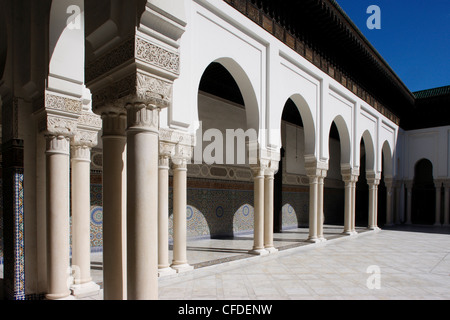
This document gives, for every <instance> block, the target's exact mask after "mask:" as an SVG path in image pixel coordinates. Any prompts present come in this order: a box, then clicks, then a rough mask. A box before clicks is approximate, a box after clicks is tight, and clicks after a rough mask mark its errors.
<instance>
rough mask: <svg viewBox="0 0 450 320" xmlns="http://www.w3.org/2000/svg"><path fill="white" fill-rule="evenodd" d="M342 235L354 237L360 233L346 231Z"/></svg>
mask: <svg viewBox="0 0 450 320" xmlns="http://www.w3.org/2000/svg"><path fill="white" fill-rule="evenodd" d="M342 234H343V235H346V236H349V237H352V236H356V235H358V232H356V231H344V232H343V233H342Z"/></svg>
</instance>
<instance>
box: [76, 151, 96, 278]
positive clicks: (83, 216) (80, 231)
mask: <svg viewBox="0 0 450 320" xmlns="http://www.w3.org/2000/svg"><path fill="white" fill-rule="evenodd" d="M90 154H91V152H90V148H88V147H73V148H72V269H73V271H74V283H75V284H85V283H88V282H90V281H91V280H92V278H91V256H90V255H91V238H90V234H91V221H90V208H91V199H90V173H91V162H90Z"/></svg>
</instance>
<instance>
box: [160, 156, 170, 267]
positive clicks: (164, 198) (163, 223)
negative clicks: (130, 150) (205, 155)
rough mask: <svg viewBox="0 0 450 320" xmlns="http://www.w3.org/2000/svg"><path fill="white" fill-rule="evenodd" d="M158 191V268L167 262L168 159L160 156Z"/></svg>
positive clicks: (164, 265) (167, 263)
mask: <svg viewBox="0 0 450 320" xmlns="http://www.w3.org/2000/svg"><path fill="white" fill-rule="evenodd" d="M158 183H159V192H158V205H159V207H158V269H167V268H169V267H170V263H169V159H168V157H160V166H159V178H158Z"/></svg>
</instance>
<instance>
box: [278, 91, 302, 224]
mask: <svg viewBox="0 0 450 320" xmlns="http://www.w3.org/2000/svg"><path fill="white" fill-rule="evenodd" d="M281 121H282V123H281V136H282V138H281V141H282V150H281V161H280V163H279V167H278V172H277V174H276V175H275V184H274V185H275V188H274V231H275V232H281V231H282V230H283V229H289V228H297V227H300V226H302V225H306V224H307V223H308V212H307V211H306V212H304V211H305V210H304V209H305V205H306V204H307V203H308V194H307V193H305V188H304V187H302V180H301V176H302V175H303V176H304V174H305V169H304V168H305V165H304V161H305V158H304V156H305V130H304V126H303V120H302V117H301V115H300V111H299V109H298V107H297V105H296V104H295V102H294V101H293V100H292V99H291V98H290V99H288V101H287V102H286V104H285V106H284V109H283V114H282V119H281ZM283 176H285V177H286V180H285V181H283ZM288 176H289V177H288Z"/></svg>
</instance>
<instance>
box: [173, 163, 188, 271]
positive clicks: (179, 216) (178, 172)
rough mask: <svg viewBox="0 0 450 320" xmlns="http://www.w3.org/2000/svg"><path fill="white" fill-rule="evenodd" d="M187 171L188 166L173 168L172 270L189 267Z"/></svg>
mask: <svg viewBox="0 0 450 320" xmlns="http://www.w3.org/2000/svg"><path fill="white" fill-rule="evenodd" d="M186 202H187V169H186V164H185V163H182V164H175V163H174V166H173V261H172V268H174V269H176V270H178V269H183V268H185V267H186V266H187V265H188V260H187V252H186V250H187V243H186V237H187V223H186Z"/></svg>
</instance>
